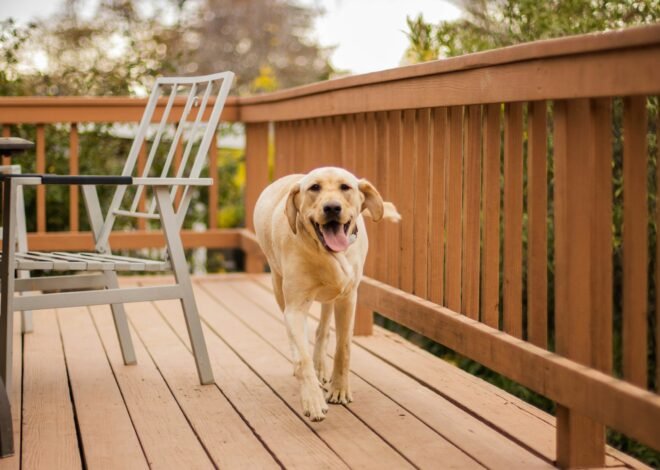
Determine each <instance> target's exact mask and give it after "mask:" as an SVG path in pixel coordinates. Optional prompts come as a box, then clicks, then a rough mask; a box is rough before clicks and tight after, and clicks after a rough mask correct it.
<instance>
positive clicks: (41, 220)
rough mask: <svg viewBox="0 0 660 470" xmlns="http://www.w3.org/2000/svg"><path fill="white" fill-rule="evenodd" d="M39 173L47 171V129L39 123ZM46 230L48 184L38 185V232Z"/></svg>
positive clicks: (37, 167)
mask: <svg viewBox="0 0 660 470" xmlns="http://www.w3.org/2000/svg"><path fill="white" fill-rule="evenodd" d="M36 170H37V173H45V172H46V129H45V127H44V125H43V124H37V165H36ZM45 231H46V186H44V185H39V186H37V232H39V233H44V232H45Z"/></svg>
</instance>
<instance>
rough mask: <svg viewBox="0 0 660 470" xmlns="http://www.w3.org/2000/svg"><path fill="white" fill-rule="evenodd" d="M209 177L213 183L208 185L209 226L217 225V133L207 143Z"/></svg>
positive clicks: (211, 227) (215, 226) (214, 226)
mask: <svg viewBox="0 0 660 470" xmlns="http://www.w3.org/2000/svg"><path fill="white" fill-rule="evenodd" d="M209 177H210V178H213V184H212V185H211V186H209V203H208V204H209V205H208V211H209V213H208V216H209V221H208V223H209V228H210V229H214V228H217V227H218V141H217V134H215V135H214V136H213V139H211V145H209Z"/></svg>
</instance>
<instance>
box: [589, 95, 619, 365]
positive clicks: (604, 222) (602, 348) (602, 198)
mask: <svg viewBox="0 0 660 470" xmlns="http://www.w3.org/2000/svg"><path fill="white" fill-rule="evenodd" d="M590 111H591V116H590V119H591V123H592V126H593V134H592V136H593V140H592V142H593V144H592V145H593V151H594V163H593V164H594V191H595V194H594V208H593V220H592V224H591V234H592V241H591V244H592V250H593V252H592V253H593V254H592V263H593V264H592V266H593V267H592V269H593V277H592V280H591V298H592V301H593V307H592V311H593V312H597V314H595V315H593V317H592V321H591V338H592V347H591V365H592V366H593V367H595V368H597V369H598V370H600V371H602V372H606V373H611V372H612V361H613V354H612V328H613V323H612V322H613V312H612V305H613V292H612V291H613V287H612V279H613V270H614V268H613V266H612V246H613V233H612V225H613V224H612V220H613V215H612V195H613V188H612V181H613V176H612V140H613V139H612V100H611V99H609V98H599V99H594V100H590Z"/></svg>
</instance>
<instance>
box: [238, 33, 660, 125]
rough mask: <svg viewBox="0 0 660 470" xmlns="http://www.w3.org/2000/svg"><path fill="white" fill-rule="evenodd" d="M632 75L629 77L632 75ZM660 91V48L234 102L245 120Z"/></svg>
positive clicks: (607, 52) (645, 48)
mask: <svg viewBox="0 0 660 470" xmlns="http://www.w3.org/2000/svg"><path fill="white" fill-rule="evenodd" d="M633 71H634V72H633ZM658 92H660V45H654V46H649V47H642V48H639V49H630V50H627V51H626V52H625V53H622V52H621V51H605V52H598V53H592V54H588V55H587V54H584V55H578V56H574V55H571V56H565V57H564V56H562V57H552V58H548V59H532V60H529V61H526V62H515V63H511V64H503V65H498V66H493V67H485V68H480V69H470V70H459V71H455V72H446V73H442V74H438V75H424V76H421V77H417V76H416V77H410V78H405V79H401V80H396V81H388V82H378V83H372V84H369V85H363V86H353V87H349V88H340V89H336V90H332V91H327V92H323V93H316V94H310V95H301V96H298V97H293V98H289V99H287V100H282V101H274V102H266V103H259V102H256V103H254V104H248V103H249V102H248V101H243V102H241V104H240V119H241V120H242V121H244V122H257V121H286V120H293V119H305V118H311V117H321V116H332V115H339V114H350V113H358V112H359V113H362V112H373V111H388V110H394V109H418V108H425V107H435V106H456V105H470V104H481V103H499V102H516V101H536V100H545V99H570V98H586V97H601V96H613V95H641V94H655V93H658Z"/></svg>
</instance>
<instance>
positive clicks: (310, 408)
mask: <svg viewBox="0 0 660 470" xmlns="http://www.w3.org/2000/svg"><path fill="white" fill-rule="evenodd" d="M300 397H301V399H302V407H303V412H304V413H305V416H307V417H308V418H309V419H311V420H312V421H323V420H324V419H325V415H326V413H327V412H328V405H327V404H326V402H325V398H324V397H323V391H322V390H321V388H320V387H319V386H318V385H316V384H305V385H303V386H302V387H301V388H300Z"/></svg>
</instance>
